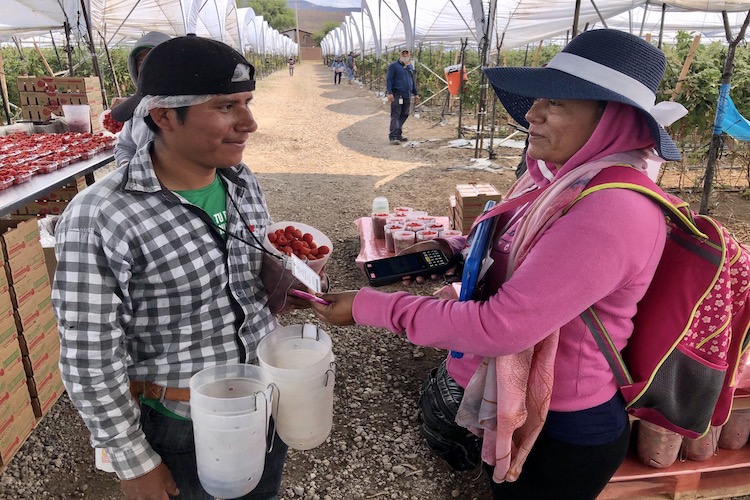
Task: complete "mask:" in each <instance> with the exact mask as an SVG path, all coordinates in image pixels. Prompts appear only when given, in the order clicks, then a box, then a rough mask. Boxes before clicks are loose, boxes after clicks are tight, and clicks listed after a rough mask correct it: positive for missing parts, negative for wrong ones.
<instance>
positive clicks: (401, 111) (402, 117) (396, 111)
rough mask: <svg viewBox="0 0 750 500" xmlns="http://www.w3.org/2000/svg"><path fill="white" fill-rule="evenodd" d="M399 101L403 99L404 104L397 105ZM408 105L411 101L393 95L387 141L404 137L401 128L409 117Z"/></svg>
mask: <svg viewBox="0 0 750 500" xmlns="http://www.w3.org/2000/svg"><path fill="white" fill-rule="evenodd" d="M399 99H403V101H404V102H403V103H402V104H399V103H398V100H399ZM410 103H411V101H410V99H409V98H407V97H399V96H398V95H397V94H394V95H393V102H392V103H391V128H390V130H389V131H388V138H389V139H391V140H393V139H398V138H399V137H402V136H403V135H404V134H403V133H402V131H401V127H403V126H404V122H405V121H406V119H407V118H408V117H409V104H410Z"/></svg>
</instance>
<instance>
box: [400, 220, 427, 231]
mask: <svg viewBox="0 0 750 500" xmlns="http://www.w3.org/2000/svg"><path fill="white" fill-rule="evenodd" d="M404 229H406V230H407V231H413V232H415V233H416V232H418V231H422V230H423V229H424V224H422V223H421V222H417V221H415V220H413V221H409V222H407V223H406V224H404Z"/></svg>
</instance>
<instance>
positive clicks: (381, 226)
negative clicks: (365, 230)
mask: <svg viewBox="0 0 750 500" xmlns="http://www.w3.org/2000/svg"><path fill="white" fill-rule="evenodd" d="M388 217H389V214H388V213H375V214H372V233H373V236H375V239H378V240H382V239H383V238H385V224H386V219H388Z"/></svg>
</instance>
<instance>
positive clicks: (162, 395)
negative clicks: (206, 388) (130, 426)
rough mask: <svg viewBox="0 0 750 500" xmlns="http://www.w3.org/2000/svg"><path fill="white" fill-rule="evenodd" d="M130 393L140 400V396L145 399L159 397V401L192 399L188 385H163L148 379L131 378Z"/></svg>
mask: <svg viewBox="0 0 750 500" xmlns="http://www.w3.org/2000/svg"><path fill="white" fill-rule="evenodd" d="M130 394H132V395H133V399H135V400H136V402H137V401H140V399H139V396H141V395H143V397H144V398H145V399H158V400H159V401H164V400H167V401H190V389H189V388H187V387H163V386H161V385H159V384H155V383H153V382H149V381H148V380H131V381H130Z"/></svg>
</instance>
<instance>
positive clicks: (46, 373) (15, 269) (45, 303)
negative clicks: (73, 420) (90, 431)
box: [0, 217, 63, 418]
mask: <svg viewBox="0 0 750 500" xmlns="http://www.w3.org/2000/svg"><path fill="white" fill-rule="evenodd" d="M0 230H2V231H4V232H3V234H2V240H3V251H4V254H5V267H6V268H7V277H8V282H9V284H10V298H11V305H12V311H13V318H14V321H15V326H16V330H17V332H18V344H19V346H20V350H21V356H22V362H23V367H24V370H25V373H26V383H27V386H28V395H30V397H31V406H32V408H33V410H34V415H35V416H36V417H37V418H41V417H42V416H43V415H45V414H46V413H47V412H48V411H49V409H50V408H51V407H52V405H53V404H54V403H55V401H57V399H58V398H59V397H60V395H61V394H62V392H63V385H62V379H61V378H60V371H59V368H58V359H59V357H60V340H59V337H58V334H57V320H56V318H55V315H54V312H53V310H52V287H51V286H50V280H49V276H48V274H47V264H46V261H45V258H44V251H43V250H42V245H41V243H40V241H39V225H38V223H37V220H36V217H33V218H29V219H25V220H15V221H12V220H3V221H0Z"/></svg>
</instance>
